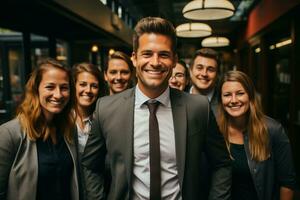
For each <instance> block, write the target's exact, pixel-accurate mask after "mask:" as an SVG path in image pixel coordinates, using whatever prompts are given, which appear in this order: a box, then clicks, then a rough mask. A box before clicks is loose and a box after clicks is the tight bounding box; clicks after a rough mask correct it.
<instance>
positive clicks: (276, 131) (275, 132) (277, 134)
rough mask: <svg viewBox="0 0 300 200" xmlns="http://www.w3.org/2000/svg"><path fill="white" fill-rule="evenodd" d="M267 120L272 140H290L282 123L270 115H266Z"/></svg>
mask: <svg viewBox="0 0 300 200" xmlns="http://www.w3.org/2000/svg"><path fill="white" fill-rule="evenodd" d="M265 122H266V125H267V129H268V133H269V135H270V137H271V140H272V141H271V142H275V143H277V142H282V141H286V142H288V141H289V139H288V137H287V134H286V131H285V129H284V128H283V126H282V125H281V123H279V122H278V121H276V120H275V119H273V118H271V117H268V116H265Z"/></svg>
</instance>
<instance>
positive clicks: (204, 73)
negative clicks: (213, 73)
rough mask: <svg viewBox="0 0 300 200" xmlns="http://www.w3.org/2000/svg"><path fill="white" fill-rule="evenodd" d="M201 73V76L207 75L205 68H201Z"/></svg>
mask: <svg viewBox="0 0 300 200" xmlns="http://www.w3.org/2000/svg"><path fill="white" fill-rule="evenodd" d="M201 75H202V76H207V68H206V67H204V68H203V69H202V70H201Z"/></svg>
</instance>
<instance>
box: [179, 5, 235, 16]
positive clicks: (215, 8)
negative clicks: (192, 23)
mask: <svg viewBox="0 0 300 200" xmlns="http://www.w3.org/2000/svg"><path fill="white" fill-rule="evenodd" d="M234 10H235V9H234V6H233V5H232V3H231V2H230V1H228V0H193V1H191V2H189V3H188V4H187V5H185V7H184V8H183V10H182V14H183V16H184V17H185V18H187V19H194V20H216V19H224V18H228V17H231V16H232V15H233V14H234Z"/></svg>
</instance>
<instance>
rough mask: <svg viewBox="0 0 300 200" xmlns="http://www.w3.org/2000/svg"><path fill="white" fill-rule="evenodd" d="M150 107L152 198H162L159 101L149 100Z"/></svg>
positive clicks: (154, 199) (157, 199)
mask: <svg viewBox="0 0 300 200" xmlns="http://www.w3.org/2000/svg"><path fill="white" fill-rule="evenodd" d="M146 105H147V106H148V108H149V112H150V117H149V146H150V147H149V148H150V200H160V199H161V191H160V185H161V177H160V143H159V129H158V122H157V118H156V110H157V108H158V105H159V102H158V101H156V102H153V103H150V102H147V103H146Z"/></svg>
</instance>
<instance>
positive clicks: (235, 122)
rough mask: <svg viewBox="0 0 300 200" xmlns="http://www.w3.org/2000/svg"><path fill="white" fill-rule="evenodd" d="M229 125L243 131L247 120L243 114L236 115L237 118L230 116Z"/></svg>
mask: <svg viewBox="0 0 300 200" xmlns="http://www.w3.org/2000/svg"><path fill="white" fill-rule="evenodd" d="M229 125H230V126H231V128H233V129H236V130H240V131H241V132H243V131H244V130H245V129H246V128H247V120H246V117H245V116H242V117H237V118H231V119H230V121H229Z"/></svg>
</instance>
